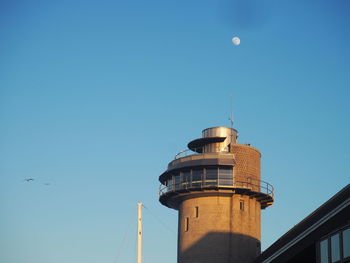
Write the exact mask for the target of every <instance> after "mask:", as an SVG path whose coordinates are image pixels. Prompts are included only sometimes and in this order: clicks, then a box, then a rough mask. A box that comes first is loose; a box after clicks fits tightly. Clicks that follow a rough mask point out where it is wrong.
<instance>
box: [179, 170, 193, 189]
mask: <svg viewBox="0 0 350 263" xmlns="http://www.w3.org/2000/svg"><path fill="white" fill-rule="evenodd" d="M190 178H191V172H190V171H184V172H182V178H181V179H182V180H181V182H182V188H183V189H186V188H187V187H188V186H189V182H190Z"/></svg>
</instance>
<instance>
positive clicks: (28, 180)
mask: <svg viewBox="0 0 350 263" xmlns="http://www.w3.org/2000/svg"><path fill="white" fill-rule="evenodd" d="M24 181H26V182H31V181H34V178H25V179H24Z"/></svg>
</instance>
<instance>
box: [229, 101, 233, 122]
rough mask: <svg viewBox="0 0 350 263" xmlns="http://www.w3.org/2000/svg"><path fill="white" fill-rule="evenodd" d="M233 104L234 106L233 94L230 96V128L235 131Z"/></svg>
mask: <svg viewBox="0 0 350 263" xmlns="http://www.w3.org/2000/svg"><path fill="white" fill-rule="evenodd" d="M232 104H233V98H232V94H231V95H230V117H229V120H230V127H231V129H233V108H232Z"/></svg>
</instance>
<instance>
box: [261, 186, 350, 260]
mask: <svg viewBox="0 0 350 263" xmlns="http://www.w3.org/2000/svg"><path fill="white" fill-rule="evenodd" d="M346 215H348V216H346ZM349 215H350V184H348V185H347V186H345V187H344V188H343V189H342V190H340V191H339V192H338V193H337V194H335V195H334V196H333V197H332V198H330V199H329V200H328V201H327V202H325V203H324V204H323V205H321V206H320V207H319V208H317V209H316V210H315V211H313V212H312V213H311V214H310V215H308V216H307V217H306V218H305V219H303V220H302V221H301V222H300V223H298V224H297V225H296V226H294V227H293V228H292V229H290V230H289V231H288V232H287V233H285V234H284V235H283V236H281V237H280V238H279V239H278V240H277V241H276V242H275V243H273V244H272V245H271V246H270V247H269V248H267V249H266V250H265V251H264V252H263V253H262V254H261V255H260V256H259V257H258V258H257V259H256V260H255V262H284V261H288V258H291V257H293V255H295V254H297V253H299V252H300V251H301V250H302V249H305V247H307V246H309V245H310V244H312V243H315V239H316V241H317V240H318V239H319V238H322V236H323V235H325V234H327V231H328V232H330V231H331V229H332V228H333V230H334V228H336V227H340V226H339V224H343V223H344V222H343V221H344V220H345V221H346V222H345V224H349V223H350V217H349ZM311 235H312V238H309V237H310V236H311ZM298 251H299V252H298ZM282 258H283V261H282V260H281V259H282Z"/></svg>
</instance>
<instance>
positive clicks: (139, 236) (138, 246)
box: [137, 203, 143, 263]
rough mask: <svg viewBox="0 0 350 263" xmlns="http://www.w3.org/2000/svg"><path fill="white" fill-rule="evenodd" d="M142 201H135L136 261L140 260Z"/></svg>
mask: <svg viewBox="0 0 350 263" xmlns="http://www.w3.org/2000/svg"><path fill="white" fill-rule="evenodd" d="M142 206H143V204H142V203H137V263H141V262H142Z"/></svg>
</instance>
